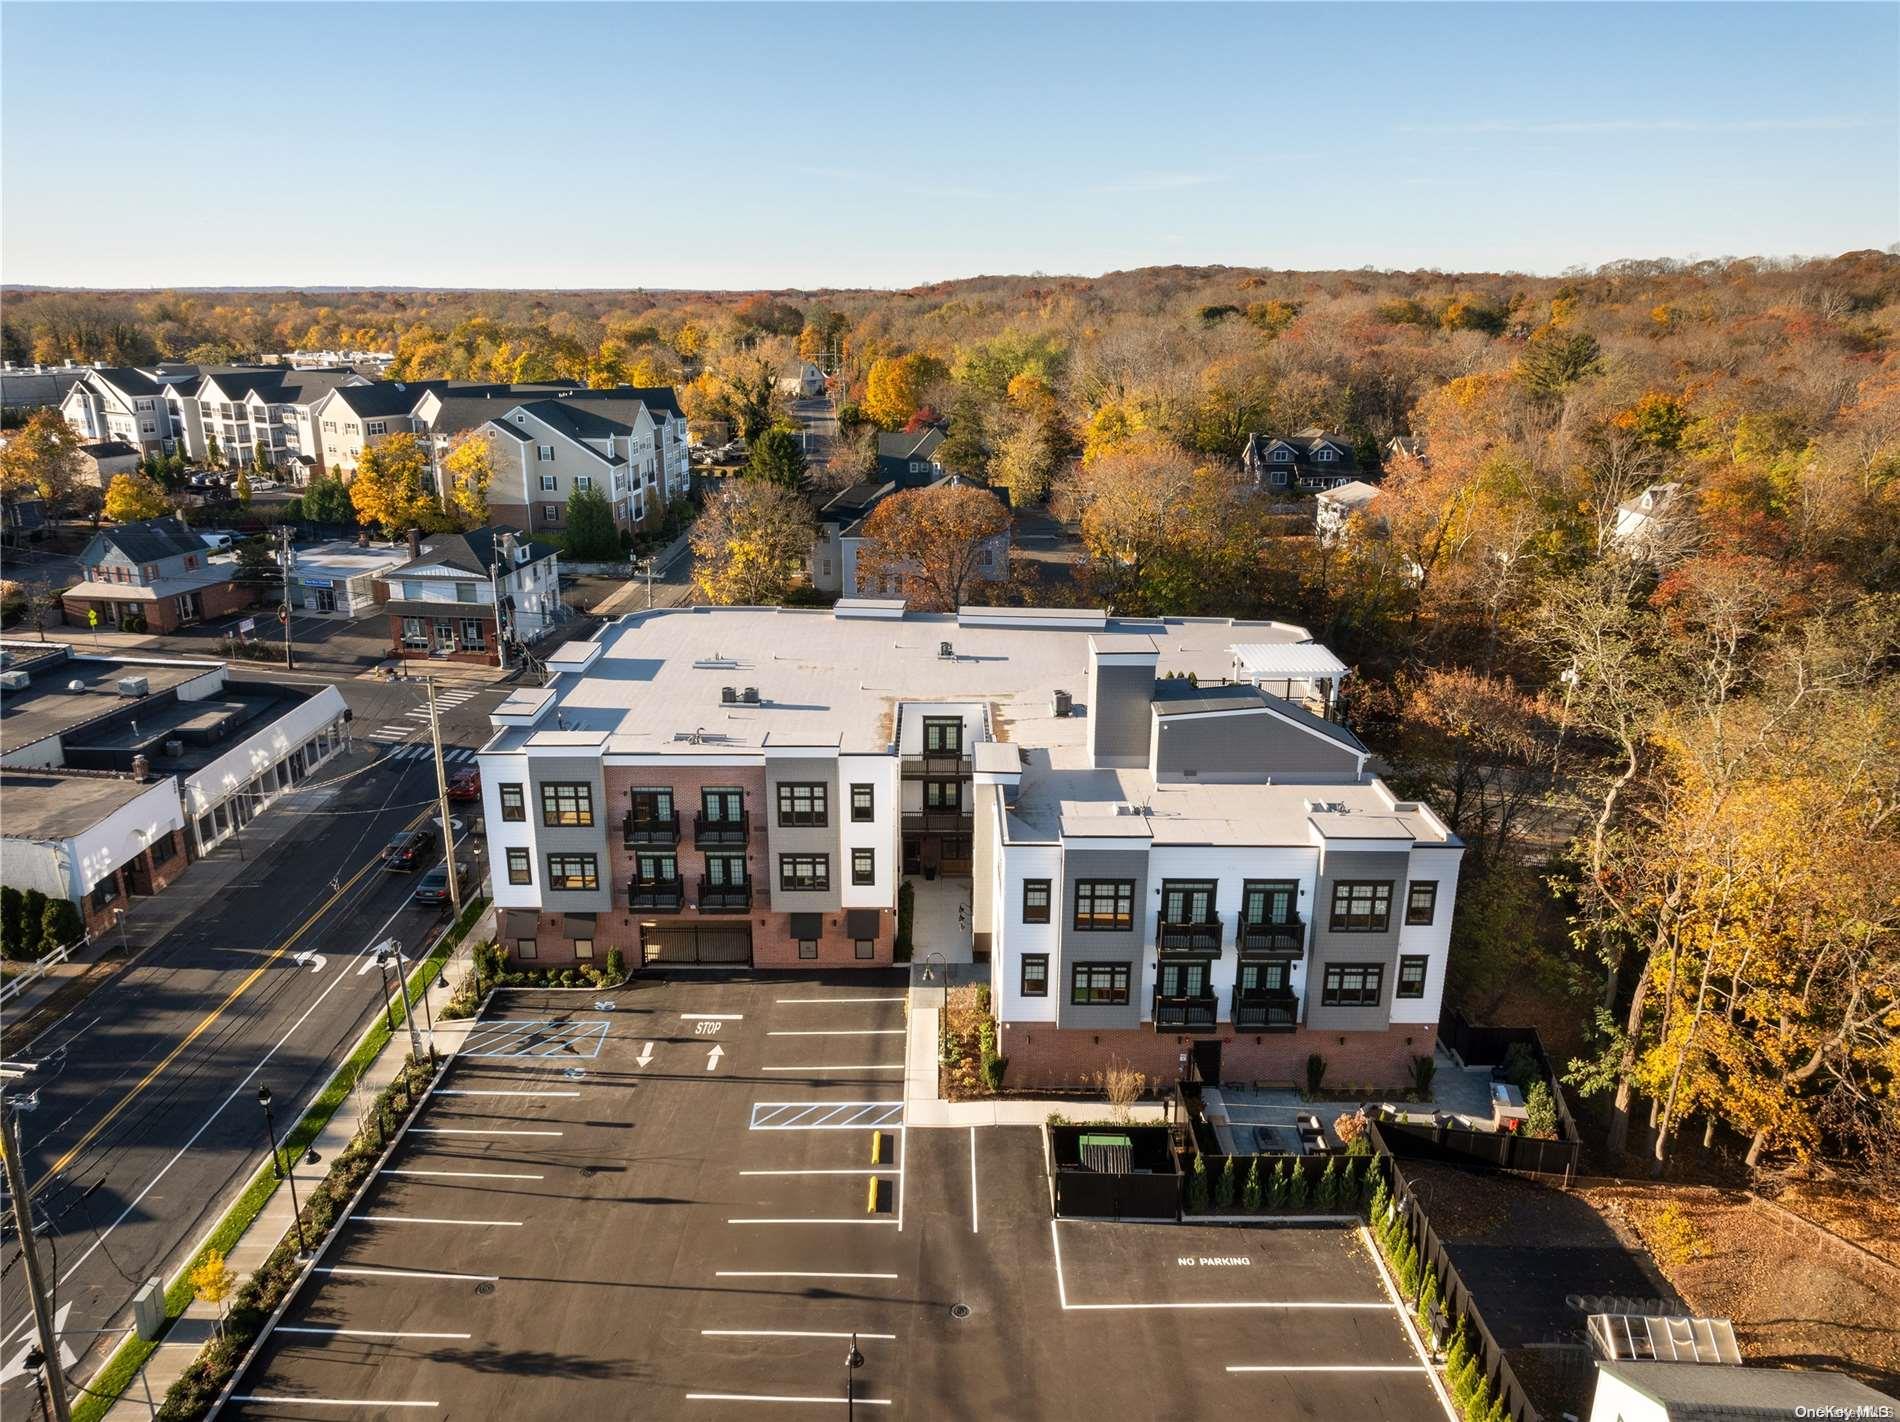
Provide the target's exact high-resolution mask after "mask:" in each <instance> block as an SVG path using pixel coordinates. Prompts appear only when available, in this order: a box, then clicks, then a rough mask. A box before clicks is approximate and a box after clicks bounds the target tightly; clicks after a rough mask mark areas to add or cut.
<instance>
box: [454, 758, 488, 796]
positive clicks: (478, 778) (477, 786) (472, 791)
mask: <svg viewBox="0 0 1900 1422" xmlns="http://www.w3.org/2000/svg"><path fill="white" fill-rule="evenodd" d="M449 798H450V799H451V800H479V799H481V798H482V772H481V767H480V766H475V765H465V766H463V767H462V768H461V769H460V770H457V771H456V772H454V773H453V774H452V775H450V776H449Z"/></svg>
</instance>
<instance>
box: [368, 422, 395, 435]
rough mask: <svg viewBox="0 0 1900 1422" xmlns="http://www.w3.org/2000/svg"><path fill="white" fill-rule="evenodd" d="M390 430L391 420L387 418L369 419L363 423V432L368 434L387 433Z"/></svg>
mask: <svg viewBox="0 0 1900 1422" xmlns="http://www.w3.org/2000/svg"><path fill="white" fill-rule="evenodd" d="M388 430H389V422H388V421H387V420H368V421H365V422H364V425H363V433H364V434H366V435H379V434H386V433H388Z"/></svg>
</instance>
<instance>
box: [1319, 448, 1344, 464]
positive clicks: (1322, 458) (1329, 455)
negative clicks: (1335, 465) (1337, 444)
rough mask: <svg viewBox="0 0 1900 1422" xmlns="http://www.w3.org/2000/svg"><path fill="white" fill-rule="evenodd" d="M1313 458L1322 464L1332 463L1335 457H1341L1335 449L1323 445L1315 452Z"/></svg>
mask: <svg viewBox="0 0 1900 1422" xmlns="http://www.w3.org/2000/svg"><path fill="white" fill-rule="evenodd" d="M1313 458H1315V459H1317V460H1318V461H1319V462H1320V463H1321V464H1331V463H1332V462H1333V461H1334V460H1335V459H1337V458H1339V455H1338V454H1337V453H1336V452H1335V451H1333V450H1331V449H1328V448H1326V447H1325V446H1324V445H1322V446H1321V447H1320V448H1319V449H1318V450H1316V451H1315V452H1314V454H1313Z"/></svg>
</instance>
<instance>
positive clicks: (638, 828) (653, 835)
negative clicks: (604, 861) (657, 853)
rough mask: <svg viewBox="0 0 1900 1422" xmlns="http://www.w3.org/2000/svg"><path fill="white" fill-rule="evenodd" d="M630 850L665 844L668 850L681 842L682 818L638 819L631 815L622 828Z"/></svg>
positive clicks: (670, 816) (674, 816)
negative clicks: (641, 846)
mask: <svg viewBox="0 0 1900 1422" xmlns="http://www.w3.org/2000/svg"><path fill="white" fill-rule="evenodd" d="M621 830H622V834H623V835H624V836H625V842H626V846H627V848H628V849H633V848H635V847H636V846H640V845H655V844H663V845H666V846H667V847H668V848H671V847H672V846H673V845H676V844H678V843H679V842H680V818H679V816H678V815H668V816H667V817H666V818H665V819H663V820H661V819H636V818H635V817H634V816H633V815H632V814H629V815H628V816H627V818H626V821H625V822H624V824H623V825H622V826H621Z"/></svg>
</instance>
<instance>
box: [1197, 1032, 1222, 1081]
mask: <svg viewBox="0 0 1900 1422" xmlns="http://www.w3.org/2000/svg"><path fill="white" fill-rule="evenodd" d="M1194 1075H1195V1077H1196V1079H1197V1080H1199V1081H1201V1082H1202V1083H1204V1084H1205V1085H1208V1086H1219V1085H1220V1043H1219V1042H1196V1043H1195V1044H1194Z"/></svg>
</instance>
